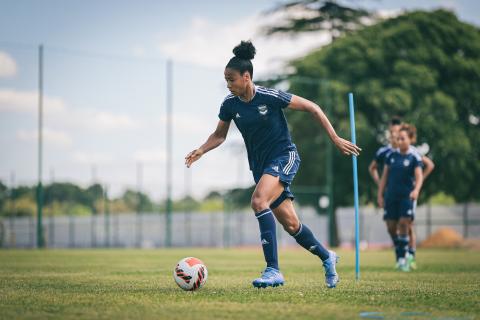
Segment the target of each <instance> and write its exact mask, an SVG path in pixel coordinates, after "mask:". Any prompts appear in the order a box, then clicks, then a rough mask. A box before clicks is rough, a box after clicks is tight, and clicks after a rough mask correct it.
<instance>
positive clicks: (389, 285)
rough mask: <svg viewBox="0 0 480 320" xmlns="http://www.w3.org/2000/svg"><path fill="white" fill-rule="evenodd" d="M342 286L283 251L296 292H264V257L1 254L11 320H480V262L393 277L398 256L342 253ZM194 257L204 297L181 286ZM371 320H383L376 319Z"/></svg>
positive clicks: (451, 253) (449, 254) (444, 263)
mask: <svg viewBox="0 0 480 320" xmlns="http://www.w3.org/2000/svg"><path fill="white" fill-rule="evenodd" d="M339 254H340V256H341V260H340V263H339V265H338V268H337V269H338V271H339V274H340V277H341V282H340V284H339V286H338V287H337V288H336V289H330V290H329V289H327V288H326V287H325V285H324V277H323V270H322V268H321V264H320V262H319V260H318V259H316V258H315V257H314V256H312V255H310V254H308V253H307V252H304V251H303V250H293V249H289V250H285V249H284V250H281V252H280V262H281V267H282V271H283V273H284V275H285V279H286V284H285V286H283V287H279V288H275V289H272V288H268V289H261V290H258V289H254V288H253V287H252V286H251V284H250V283H251V280H252V279H253V278H254V277H256V276H258V275H259V273H260V271H261V269H262V267H263V255H262V253H261V249H260V248H258V249H225V250H224V249H203V248H191V249H172V250H70V251H69V250H47V251H13V250H12V251H7V250H3V251H0V318H1V319H26V318H29V319H94V318H95V319H132V318H133V319H362V318H365V315H364V314H363V315H362V316H363V317H362V316H361V315H360V314H361V313H363V312H381V314H376V316H377V319H380V318H382V317H383V318H384V319H447V318H448V319H475V318H477V317H479V316H480V254H479V253H478V252H475V251H466V250H444V251H434V250H432V251H425V250H420V251H419V253H418V258H417V261H418V264H419V270H417V271H414V272H411V273H400V272H398V271H395V270H394V269H393V261H392V260H393V253H392V252H390V251H369V252H362V256H361V261H362V269H361V272H362V273H361V280H360V282H355V280H354V270H355V269H354V253H353V252H352V251H339ZM186 256H196V257H198V258H200V259H202V260H203V261H204V262H205V263H206V265H207V267H208V271H209V276H208V281H207V284H206V286H205V287H204V288H202V289H201V290H200V291H198V292H184V291H182V290H181V289H180V288H178V287H177V285H176V284H175V283H174V280H173V276H172V274H173V268H174V266H175V264H176V262H177V261H178V260H179V259H181V258H183V257H186ZM370 318H375V317H374V316H370Z"/></svg>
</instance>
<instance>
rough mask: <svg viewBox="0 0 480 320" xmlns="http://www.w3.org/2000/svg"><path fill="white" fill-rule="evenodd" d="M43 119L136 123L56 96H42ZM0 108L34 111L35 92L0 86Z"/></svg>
mask: <svg viewBox="0 0 480 320" xmlns="http://www.w3.org/2000/svg"><path fill="white" fill-rule="evenodd" d="M43 110H44V114H45V120H46V121H48V122H49V123H50V124H53V125H55V126H57V127H65V128H75V129H77V130H84V131H87V130H88V131H89V130H95V131H105V130H126V129H132V128H136V127H137V126H138V124H137V123H136V122H135V121H134V120H133V119H132V117H131V116H129V115H127V114H116V113H112V112H106V111H98V110H94V109H88V108H82V109H80V108H71V107H68V106H67V103H66V102H65V101H64V100H63V99H62V98H59V97H52V96H44V97H43ZM0 112H14V113H26V114H31V115H36V114H37V113H38V92H37V91H34V90H33V91H19V90H13V89H0Z"/></svg>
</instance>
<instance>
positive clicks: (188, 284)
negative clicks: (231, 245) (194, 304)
mask: <svg viewBox="0 0 480 320" xmlns="http://www.w3.org/2000/svg"><path fill="white" fill-rule="evenodd" d="M207 277H208V272H207V267H206V266H205V264H204V263H203V262H202V261H201V260H200V259H197V258H194V257H188V258H184V259H182V260H180V261H179V262H178V263H177V266H176V267H175V269H174V270H173V278H174V279H175V282H176V283H177V284H178V286H179V287H180V288H182V289H183V290H187V291H194V290H197V289H200V288H201V287H202V286H203V285H204V284H205V282H207Z"/></svg>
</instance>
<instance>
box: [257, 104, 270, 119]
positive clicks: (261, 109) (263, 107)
mask: <svg viewBox="0 0 480 320" xmlns="http://www.w3.org/2000/svg"><path fill="white" fill-rule="evenodd" d="M257 108H258V112H259V113H260V114H261V115H262V116H264V115H266V114H267V112H268V107H267V106H266V105H265V104H262V105H260V106H258V107H257Z"/></svg>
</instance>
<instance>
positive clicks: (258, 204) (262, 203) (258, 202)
mask: <svg viewBox="0 0 480 320" xmlns="http://www.w3.org/2000/svg"><path fill="white" fill-rule="evenodd" d="M250 205H251V206H252V209H253V211H255V212H260V211H262V210H264V209H267V208H268V206H269V204H268V201H266V200H265V199H263V198H262V197H259V196H258V195H255V194H254V195H253V196H252V201H251V203H250Z"/></svg>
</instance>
